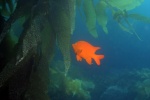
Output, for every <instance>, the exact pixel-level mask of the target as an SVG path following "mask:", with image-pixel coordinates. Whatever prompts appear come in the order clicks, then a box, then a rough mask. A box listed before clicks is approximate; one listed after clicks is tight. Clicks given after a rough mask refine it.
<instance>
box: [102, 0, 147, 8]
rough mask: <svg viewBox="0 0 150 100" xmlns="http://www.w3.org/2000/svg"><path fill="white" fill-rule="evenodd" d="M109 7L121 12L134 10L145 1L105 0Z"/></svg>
mask: <svg viewBox="0 0 150 100" xmlns="http://www.w3.org/2000/svg"><path fill="white" fill-rule="evenodd" d="M104 1H106V2H107V3H109V5H111V6H112V7H114V8H117V9H119V10H124V9H126V10H132V9H134V8H135V7H137V6H139V5H140V4H141V3H142V2H143V1H144V0H119V1H118V0H104Z"/></svg>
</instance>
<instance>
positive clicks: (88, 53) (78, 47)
mask: <svg viewBox="0 0 150 100" xmlns="http://www.w3.org/2000/svg"><path fill="white" fill-rule="evenodd" d="M72 47H73V50H74V52H75V54H76V59H77V61H82V58H83V59H85V60H86V62H87V63H88V64H89V65H91V64H92V59H94V60H95V62H96V64H97V65H100V60H101V59H103V58H104V55H97V54H95V52H96V51H97V50H99V49H100V47H95V46H93V45H91V44H90V43H88V42H86V41H78V42H76V43H74V44H72Z"/></svg>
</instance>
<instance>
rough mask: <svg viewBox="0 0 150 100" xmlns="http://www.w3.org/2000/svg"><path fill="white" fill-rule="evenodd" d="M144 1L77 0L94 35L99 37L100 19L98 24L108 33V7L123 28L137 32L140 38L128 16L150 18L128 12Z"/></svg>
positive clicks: (139, 18) (133, 32)
mask: <svg viewBox="0 0 150 100" xmlns="http://www.w3.org/2000/svg"><path fill="white" fill-rule="evenodd" d="M143 1H144V0H120V1H118V0H99V1H98V3H97V4H96V5H94V4H93V1H92V0H77V6H78V7H81V6H82V5H83V13H84V15H85V17H86V26H87V28H88V31H89V33H90V34H91V35H92V36H93V37H98V34H97V30H96V21H98V24H99V25H100V26H101V27H102V29H103V31H104V32H105V33H106V34H107V33H108V29H107V23H108V18H107V17H108V16H107V14H106V12H105V11H106V9H107V8H108V9H109V10H111V12H112V13H113V19H114V20H116V21H117V22H118V24H119V26H120V28H121V29H122V30H124V31H126V32H128V33H131V34H135V35H136V36H137V37H138V38H139V39H140V37H139V36H138V35H137V33H136V31H135V30H134V28H133V26H132V25H131V24H130V21H128V18H133V19H137V20H140V21H144V22H146V21H147V22H150V20H149V18H146V17H144V16H142V15H139V14H128V11H129V10H132V9H134V8H136V7H137V6H140V5H141V3H142V2H143ZM95 16H96V17H95ZM81 17H82V16H81ZM122 20H123V21H122ZM140 40H141V39H140Z"/></svg>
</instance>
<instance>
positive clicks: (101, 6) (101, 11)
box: [95, 1, 108, 34]
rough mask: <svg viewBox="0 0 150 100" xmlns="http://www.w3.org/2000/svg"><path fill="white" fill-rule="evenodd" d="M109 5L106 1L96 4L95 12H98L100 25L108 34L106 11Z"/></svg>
mask: <svg viewBox="0 0 150 100" xmlns="http://www.w3.org/2000/svg"><path fill="white" fill-rule="evenodd" d="M106 8H107V5H106V3H105V2H104V1H99V3H97V4H96V7H95V11H96V17H97V21H98V24H99V25H100V26H101V27H102V29H103V31H104V32H105V33H106V34H108V30H107V27H106V25H107V19H108V18H107V15H106V12H105V10H106Z"/></svg>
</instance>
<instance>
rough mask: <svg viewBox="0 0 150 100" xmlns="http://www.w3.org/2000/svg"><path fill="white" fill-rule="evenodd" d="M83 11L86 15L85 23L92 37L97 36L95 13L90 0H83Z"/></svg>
mask: <svg viewBox="0 0 150 100" xmlns="http://www.w3.org/2000/svg"><path fill="white" fill-rule="evenodd" d="M83 11H84V14H85V16H86V25H87V28H88V30H89V32H90V34H91V35H92V36H93V37H95V38H96V37H98V34H97V31H96V13H95V8H94V5H93V1H92V0H85V1H84V2H83Z"/></svg>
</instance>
